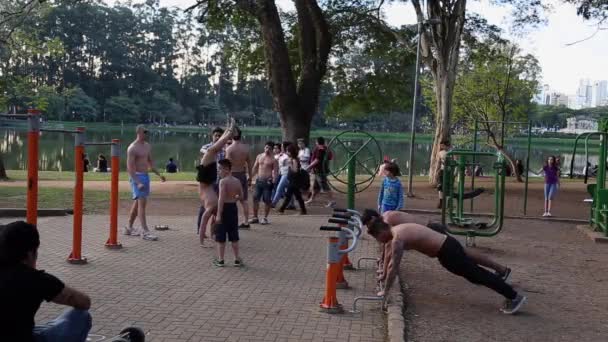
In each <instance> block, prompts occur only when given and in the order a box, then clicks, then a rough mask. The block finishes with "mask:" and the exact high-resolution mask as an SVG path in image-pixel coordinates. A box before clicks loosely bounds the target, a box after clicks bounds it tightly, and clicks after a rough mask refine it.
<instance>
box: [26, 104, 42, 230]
mask: <svg viewBox="0 0 608 342" xmlns="http://www.w3.org/2000/svg"><path fill="white" fill-rule="evenodd" d="M28 112H29V113H30V114H28V126H29V127H28V132H27V199H26V205H27V214H26V221H27V222H28V223H29V224H33V225H36V223H37V222H38V147H39V140H40V127H39V125H40V121H39V119H38V118H39V116H38V111H36V110H31V111H28Z"/></svg>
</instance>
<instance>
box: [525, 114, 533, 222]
mask: <svg viewBox="0 0 608 342" xmlns="http://www.w3.org/2000/svg"><path fill="white" fill-rule="evenodd" d="M531 147H532V122H528V154H527V156H526V185H525V187H524V216H526V213H527V212H528V178H529V177H530V149H531Z"/></svg>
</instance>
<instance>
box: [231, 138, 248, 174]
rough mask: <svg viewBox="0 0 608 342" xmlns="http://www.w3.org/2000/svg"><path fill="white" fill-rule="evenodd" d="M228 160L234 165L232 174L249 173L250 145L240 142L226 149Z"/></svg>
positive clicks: (235, 141)
mask: <svg viewBox="0 0 608 342" xmlns="http://www.w3.org/2000/svg"><path fill="white" fill-rule="evenodd" d="M226 159H228V160H230V162H231V163H232V172H248V171H249V170H248V168H250V167H251V165H249V145H248V144H245V143H242V142H241V141H239V140H234V142H233V143H232V144H231V145H230V146H228V147H227V148H226Z"/></svg>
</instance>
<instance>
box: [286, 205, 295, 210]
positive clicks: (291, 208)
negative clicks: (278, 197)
mask: <svg viewBox="0 0 608 342" xmlns="http://www.w3.org/2000/svg"><path fill="white" fill-rule="evenodd" d="M286 209H287V210H296V206H295V205H290V206H288V207H287V208H286Z"/></svg>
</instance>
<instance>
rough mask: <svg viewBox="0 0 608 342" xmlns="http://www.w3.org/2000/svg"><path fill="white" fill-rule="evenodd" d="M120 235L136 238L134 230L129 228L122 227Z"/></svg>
mask: <svg viewBox="0 0 608 342" xmlns="http://www.w3.org/2000/svg"><path fill="white" fill-rule="evenodd" d="M122 234H123V235H127V236H137V233H135V229H133V228H129V227H122Z"/></svg>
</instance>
